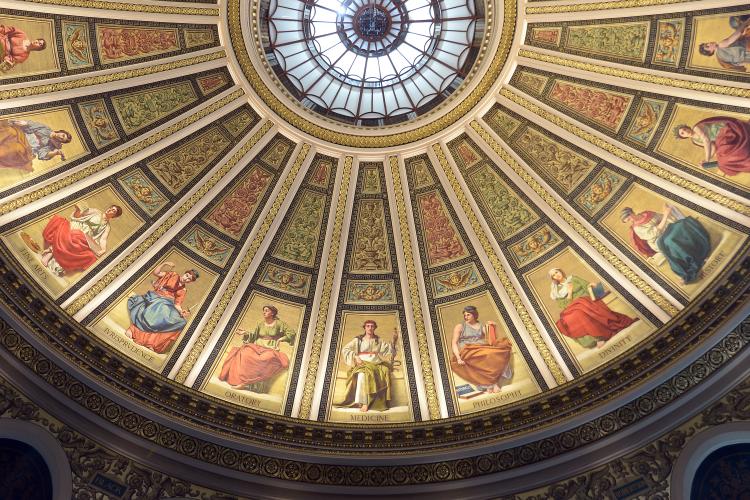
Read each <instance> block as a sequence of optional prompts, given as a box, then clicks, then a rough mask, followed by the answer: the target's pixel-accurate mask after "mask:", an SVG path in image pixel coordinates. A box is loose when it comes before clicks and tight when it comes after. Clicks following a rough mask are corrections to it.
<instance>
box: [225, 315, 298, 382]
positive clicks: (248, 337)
mask: <svg viewBox="0 0 750 500" xmlns="http://www.w3.org/2000/svg"><path fill="white" fill-rule="evenodd" d="M278 313H279V310H278V309H277V308H276V307H274V306H271V305H265V306H263V321H262V322H260V323H258V324H257V325H256V327H255V328H254V329H253V330H252V331H247V330H243V329H241V328H239V329H237V332H236V333H237V335H241V336H242V341H243V345H241V346H239V347H232V349H231V350H230V351H229V354H227V359H226V360H225V361H224V364H223V365H222V367H221V373H220V374H219V380H222V381H225V382H227V383H228V384H229V385H231V386H233V387H235V388H237V389H246V390H250V391H253V392H257V393H266V392H268V389H269V384H270V381H271V380H272V379H273V377H274V376H276V374H278V373H279V372H281V371H283V370H286V369H287V368H288V367H289V357H288V356H287V355H286V354H284V353H283V352H281V351H279V342H287V343H288V344H290V345H291V344H292V343H293V342H294V331H293V330H292V329H291V328H289V325H287V324H286V323H284V322H283V321H281V320H280V319H279V318H277V317H276V315H277V314H278Z"/></svg>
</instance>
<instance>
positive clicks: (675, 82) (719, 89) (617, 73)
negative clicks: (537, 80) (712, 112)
mask: <svg viewBox="0 0 750 500" xmlns="http://www.w3.org/2000/svg"><path fill="white" fill-rule="evenodd" d="M518 55H519V57H526V58H527V59H533V60H535V61H541V62H546V63H551V64H556V65H558V66H563V67H566V68H575V69H579V70H582V71H588V72H591V73H598V74H600V75H606V76H612V77H616V78H625V79H627V80H635V81H638V82H646V83H652V84H654V85H663V86H665V87H675V88H678V89H685V90H697V91H699V92H708V93H711V94H720V95H728V96H735V97H744V98H750V89H744V88H740V87H730V86H728V85H718V84H715V83H706V82H695V81H692V80H681V79H678V78H671V77H669V76H658V75H653V74H650V73H640V72H638V71H630V70H627V69H621V68H613V67H610V66H603V65H601V64H593V63H590V62H583V61H576V60H573V59H567V58H564V57H559V56H552V55H549V54H542V53H539V52H535V51H533V50H528V49H521V50H519V51H518Z"/></svg>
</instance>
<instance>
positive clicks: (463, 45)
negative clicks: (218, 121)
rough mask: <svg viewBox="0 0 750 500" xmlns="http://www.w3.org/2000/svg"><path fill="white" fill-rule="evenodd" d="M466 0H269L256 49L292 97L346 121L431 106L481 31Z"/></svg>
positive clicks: (376, 119)
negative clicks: (262, 47)
mask: <svg viewBox="0 0 750 500" xmlns="http://www.w3.org/2000/svg"><path fill="white" fill-rule="evenodd" d="M480 7H481V5H477V4H475V3H474V1H473V0H445V1H442V2H438V1H434V0H433V1H430V0H405V1H404V0H307V1H304V0H270V3H269V4H268V7H267V9H266V11H265V15H264V16H263V31H264V34H265V35H267V38H266V39H265V40H264V41H265V53H266V57H267V59H268V61H269V63H270V64H271V66H272V67H273V69H274V72H275V73H276V75H277V76H278V77H279V79H280V80H281V81H282V82H283V83H284V85H285V86H286V87H287V89H289V91H290V92H292V94H294V95H295V96H296V97H297V98H298V99H299V100H300V102H301V103H302V104H303V105H304V106H306V107H308V108H310V109H313V110H315V111H316V112H318V113H320V114H322V115H325V116H328V117H330V118H333V119H336V120H339V121H342V122H345V123H351V124H355V125H365V126H379V125H389V124H394V123H399V122H403V121H406V120H410V119H413V118H415V117H417V116H419V115H420V114H423V113H425V112H426V111H428V110H429V109H432V108H433V107H434V106H435V105H437V104H439V103H440V102H441V101H442V100H444V99H445V98H446V97H448V96H449V95H450V94H451V93H452V92H453V91H455V90H456V89H457V88H458V87H459V86H460V85H461V83H462V82H463V80H464V78H465V77H466V75H467V73H468V71H469V70H470V69H471V66H472V64H473V63H474V61H475V59H476V55H477V53H478V47H479V45H480V43H481V38H482V35H483V32H484V14H483V12H482V11H481V8H480Z"/></svg>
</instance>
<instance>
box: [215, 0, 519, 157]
mask: <svg viewBox="0 0 750 500" xmlns="http://www.w3.org/2000/svg"><path fill="white" fill-rule="evenodd" d="M491 6H492V4H491V3H490V4H489V5H488V13H489V9H490V8H491ZM503 8H504V13H503V25H502V28H501V34H500V40H499V42H498V45H497V51H496V53H495V56H494V57H493V58H492V61H491V62H490V65H489V67H488V68H487V71H485V73H484V74H483V75H482V78H481V80H480V82H479V84H478V85H477V87H476V88H475V89H474V90H473V91H472V92H470V93H469V94H468V95H467V96H466V98H465V99H464V100H463V101H461V102H459V103H458V104H456V105H455V106H454V107H453V109H451V110H450V111H449V112H447V113H446V114H445V115H443V116H441V117H440V118H437V119H435V120H433V121H431V122H429V123H425V124H424V125H423V126H421V127H418V128H416V129H413V130H409V131H407V132H399V133H393V134H388V135H372V134H371V133H370V134H368V133H367V132H368V131H366V130H365V131H364V132H365V133H364V134H363V135H355V134H350V133H346V132H337V131H334V130H331V129H328V128H326V127H323V126H321V125H320V124H319V123H315V122H314V121H311V120H309V119H307V118H305V117H303V116H301V115H300V114H298V113H297V112H295V111H294V110H292V109H290V108H289V107H288V106H287V105H286V104H285V103H284V102H282V101H281V100H280V99H279V98H278V97H277V96H276V91H275V90H272V89H271V88H269V87H267V86H266V85H265V84H264V83H263V81H262V80H261V77H260V75H259V74H258V71H257V70H256V69H255V67H254V66H253V63H252V61H251V60H250V55H249V54H248V48H247V47H246V46H245V41H244V39H243V37H242V25H241V19H240V0H229V1H228V8H227V11H228V12H227V13H228V16H227V17H228V24H229V38H230V41H231V45H232V47H233V49H234V52H235V55H236V57H237V61H238V62H239V65H240V68H241V69H242V72H243V74H244V75H245V78H247V81H248V82H249V83H250V86H251V87H252V88H253V90H254V91H255V93H256V94H257V95H258V96H259V97H260V98H261V99H262V100H263V101H264V102H265V103H266V104H267V105H268V107H269V108H271V109H272V110H273V111H274V112H275V113H276V114H277V115H278V116H279V117H281V118H282V119H283V120H284V121H286V122H287V123H288V124H289V125H292V126H293V127H295V128H297V129H299V130H301V131H303V132H305V133H307V134H310V135H312V136H313V137H316V138H318V139H322V140H324V141H328V142H331V143H334V144H338V145H341V146H350V147H355V148H382V147H389V146H399V145H402V144H408V143H410V142H414V141H418V140H420V139H424V138H426V137H430V136H432V135H434V134H436V133H438V132H440V131H442V130H444V129H445V128H446V127H448V126H450V125H452V124H453V123H455V122H456V121H457V120H458V119H459V118H461V117H462V116H464V115H466V114H467V113H468V112H469V111H470V110H471V109H472V108H473V107H474V106H476V105H477V103H479V101H480V99H482V98H483V97H484V96H485V95H486V94H487V93H488V92H489V91H490V89H491V88H492V86H493V85H494V84H495V81H496V80H497V77H498V76H499V74H500V72H501V71H502V69H503V67H504V66H505V62H506V60H507V59H508V54H509V51H510V47H511V44H512V42H513V35H514V33H515V20H516V2H512V1H506V2H503ZM486 43H487V41H486V40H485V41H483V44H486ZM372 132H375V130H373V131H372Z"/></svg>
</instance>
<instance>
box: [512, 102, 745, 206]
mask: <svg viewBox="0 0 750 500" xmlns="http://www.w3.org/2000/svg"><path fill="white" fill-rule="evenodd" d="M500 95H501V96H502V97H505V98H506V99H508V100H510V101H512V102H514V103H516V104H518V105H520V106H523V107H524V108H526V109H527V110H529V111H531V112H532V113H534V114H536V115H539V116H541V117H542V118H544V119H545V120H547V121H549V122H552V123H553V124H555V125H557V126H558V127H560V128H563V129H565V130H566V131H568V132H570V133H572V134H575V135H576V136H578V137H580V138H581V139H583V140H585V141H588V142H590V143H591V144H593V145H594V146H597V147H599V148H601V149H603V150H605V151H607V152H608V153H611V154H613V155H615V156H617V157H618V158H621V159H623V160H625V161H627V162H629V163H632V164H633V165H635V166H637V167H640V168H642V169H644V170H646V171H647V172H650V173H652V174H654V175H657V176H659V177H661V178H662V179H664V180H666V181H668V182H671V183H672V184H674V185H676V186H679V187H681V188H683V189H687V190H688V191H690V192H692V193H694V194H696V195H698V196H700V197H701V198H705V199H706V200H709V201H712V202H714V203H717V204H719V205H721V206H723V207H726V208H728V209H730V210H734V211H735V212H737V213H739V214H741V215H750V205H746V204H744V203H741V202H739V201H736V200H733V199H731V198H729V197H728V196H724V195H722V194H719V193H717V192H715V191H712V190H711V189H709V188H707V187H704V186H701V185H700V184H697V183H695V182H693V181H691V180H688V179H685V178H683V177H681V176H679V175H677V174H675V173H673V172H670V171H669V170H667V169H665V168H662V167H660V166H658V165H655V164H653V163H651V162H649V161H647V160H644V159H643V158H641V157H639V156H637V155H635V154H633V153H629V152H627V151H625V150H624V149H622V148H621V147H619V146H617V145H615V144H612V143H610V142H608V141H605V140H604V139H601V138H600V137H598V136H596V135H594V134H592V133H591V132H587V131H585V130H583V129H582V128H580V127H578V126H576V125H573V124H572V123H570V122H568V121H567V120H564V119H562V118H560V117H559V116H557V115H555V114H553V113H550V112H549V111H546V110H544V109H542V108H541V107H539V106H537V105H536V104H534V103H532V102H530V101H528V100H527V99H525V98H524V97H522V96H520V95H518V94H516V93H515V92H513V91H512V90H511V89H510V88H507V87H506V88H503V89H501V90H500Z"/></svg>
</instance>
